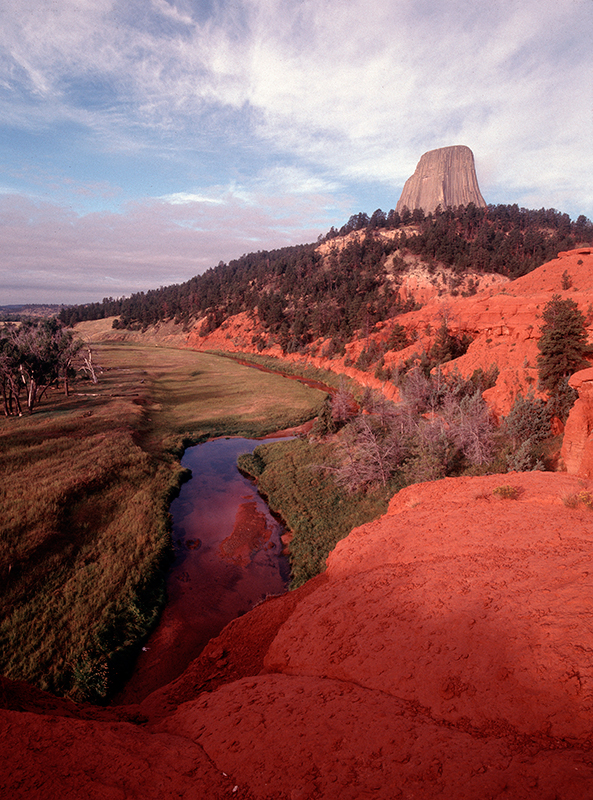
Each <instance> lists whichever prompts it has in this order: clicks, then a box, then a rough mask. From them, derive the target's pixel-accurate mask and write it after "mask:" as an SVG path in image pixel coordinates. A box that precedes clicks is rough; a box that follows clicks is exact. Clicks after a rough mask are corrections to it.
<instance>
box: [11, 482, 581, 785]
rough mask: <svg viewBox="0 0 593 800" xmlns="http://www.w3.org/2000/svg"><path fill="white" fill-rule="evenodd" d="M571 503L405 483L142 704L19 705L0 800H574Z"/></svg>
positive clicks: (544, 495) (576, 661)
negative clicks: (379, 513) (318, 571)
mask: <svg viewBox="0 0 593 800" xmlns="http://www.w3.org/2000/svg"><path fill="white" fill-rule="evenodd" d="M501 484H508V485H510V486H512V487H513V488H514V490H515V495H516V497H515V499H501V498H500V497H499V496H498V495H497V493H496V491H495V490H496V489H497V488H498V487H500V486H501ZM582 489H585V490H588V491H591V489H593V485H592V484H591V483H590V482H588V481H584V480H583V479H580V478H577V477H575V476H569V475H565V474H563V475H561V474H552V473H525V474H516V473H513V474H509V475H504V476H503V475H493V476H488V477H480V478H458V479H445V480H443V481H438V482H435V483H430V484H418V485H415V486H410V487H408V488H407V489H404V490H403V491H401V492H400V493H399V494H398V495H396V496H395V497H394V498H393V500H392V501H391V503H390V506H389V510H388V512H387V513H386V514H385V516H384V517H382V518H381V519H379V520H377V521H375V522H373V523H369V524H367V525H365V526H363V527H361V528H358V529H356V530H354V531H353V532H352V533H351V534H350V536H349V537H347V538H346V539H345V540H343V541H342V542H341V543H340V544H339V545H338V546H337V548H336V549H335V551H334V552H333V553H332V554H331V555H330V558H329V560H328V569H327V571H326V573H324V574H323V575H321V576H319V577H318V578H316V579H314V580H313V581H311V582H310V583H309V584H306V585H305V586H303V587H302V588H301V589H299V590H297V591H295V592H291V593H289V594H288V595H284V596H282V597H278V598H274V599H272V600H270V601H268V602H266V603H264V604H262V605H261V606H259V607H257V608H256V609H254V610H253V611H252V612H249V613H248V614H246V615H244V616H243V617H241V618H239V619H237V620H235V621H234V622H233V623H231V625H229V626H228V627H227V628H226V629H225V630H224V631H223V633H222V634H221V635H220V636H219V637H218V638H217V639H215V640H213V641H212V642H210V644H209V645H208V646H207V647H206V649H205V651H204V653H203V654H202V655H201V656H200V658H198V659H197V660H196V661H195V662H193V664H192V665H191V666H190V667H189V669H188V670H187V672H186V673H185V674H184V675H183V676H182V677H181V678H179V679H178V680H177V681H175V683H174V684H172V685H171V686H169V687H164V688H163V689H162V690H160V691H159V692H157V693H155V694H154V695H152V696H150V697H149V698H147V700H146V701H145V702H144V703H143V704H142V705H141V706H139V707H127V708H119V709H118V708H114V709H107V710H98V711H97V712H96V714H97V716H96V718H93V715H92V713H91V712H90V711H89V710H88V708H86V709H81V713H80V716H81V717H84V718H80V719H79V718H74V719H73V718H72V716H65V714H66V712H67V713H68V714H70V715H71V714H72V704H66V705H67V707H66V708H65V710H63V709H61V704H62V705H64V704H65V701H56V700H55V699H48V707H47V708H46V709H44V708H43V702H42V698H43V693H35V697H34V698H29V699H30V700H34V701H35V702H32V703H31V705H30V706H29V707H30V711H29V710H27V700H28V698H27V695H26V692H25V693H24V695H23V696H22V697H21V698H20V700H19V699H18V697H19V691H20V690H19V689H18V687H17V688H16V689H14V694H15V695H16V696H17V701H16V702H15V701H14V698H13V702H12V703H10V702H8V701H7V697H8V698H9V697H10V692H9V694H8V695H5V697H4V703H3V705H9V706H10V707H11V709H12V710H3V711H0V726H1V728H2V732H1V737H0V765H1V766H0V788H1V789H2V790H3V794H4V795H6V796H10V797H14V798H31V797H37V796H38V797H49V798H54V797H55V798H60V800H66V799H67V798H79V797H91V798H105V797H109V798H122V800H123V798H132V797H138V798H140V797H149V798H150V797H182V798H211V797H212V798H219V797H223V796H224V797H230V796H233V797H241V798H252V799H253V800H297V798H302V800H305V799H307V800H317V799H318V798H328V799H333V798H335V799H336V800H338V798H339V800H343V798H347V799H348V798H351V800H358V798H373V799H376V798H379V799H380V800H382V799H384V800H391V798H398V797H399V798H411V797H414V798H417V800H433V799H434V798H441V799H442V800H452V798H455V800H476V798H490V799H491V800H498V798H500V800H502V798H508V799H509V800H510V799H511V798H512V800H543V799H545V798H550V800H551V798H560V799H561V800H583V798H587V797H590V796H591V786H592V785H593V754H592V749H591V748H592V745H593V676H592V674H591V663H590V662H591V658H590V654H591V652H593V633H592V631H591V625H590V619H591V615H592V613H593V597H592V595H591V591H590V582H591V577H590V576H591V560H592V557H593V541H592V539H591V535H590V531H591V512H590V511H589V510H588V509H587V508H585V507H577V508H570V507H568V506H567V505H565V504H564V502H563V498H566V497H568V496H570V495H573V494H575V493H576V492H579V491H581V490H582ZM0 699H2V696H1V695H0ZM0 705H2V703H0ZM18 708H20V709H21V710H17V709H18ZM235 787H237V788H236V789H235Z"/></svg>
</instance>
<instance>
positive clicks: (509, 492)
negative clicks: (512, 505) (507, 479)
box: [492, 483, 520, 500]
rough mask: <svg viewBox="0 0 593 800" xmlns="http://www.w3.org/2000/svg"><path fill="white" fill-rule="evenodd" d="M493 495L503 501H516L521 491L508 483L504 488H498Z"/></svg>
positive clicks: (493, 491)
mask: <svg viewBox="0 0 593 800" xmlns="http://www.w3.org/2000/svg"><path fill="white" fill-rule="evenodd" d="M492 494H493V495H495V496H496V497H500V499H501V500H516V499H517V498H518V497H519V495H520V490H519V489H518V488H517V487H516V486H510V485H509V484H508V483H507V484H504V485H503V486H497V487H496V488H495V489H493V490H492Z"/></svg>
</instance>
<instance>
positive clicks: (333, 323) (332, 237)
mask: <svg viewBox="0 0 593 800" xmlns="http://www.w3.org/2000/svg"><path fill="white" fill-rule="evenodd" d="M353 232H357V233H356V235H352V234H353ZM589 243H593V225H592V224H591V222H590V221H589V220H588V219H587V218H586V217H584V216H581V217H579V218H578V220H577V221H576V222H573V221H571V219H570V218H569V216H568V215H567V214H561V213H560V212H558V211H556V210H554V209H541V210H539V211H530V210H526V209H520V208H519V207H518V206H517V205H512V206H508V205H498V206H488V207H487V208H477V207H476V206H474V205H473V204H470V205H468V206H466V207H462V206H460V207H458V208H454V209H451V208H448V209H446V210H444V211H443V210H440V209H437V211H436V212H435V213H434V214H428V215H424V213H423V212H422V210H421V209H416V210H415V211H413V212H411V211H409V210H408V209H404V210H403V211H402V213H401V214H398V213H397V212H395V211H390V212H389V213H388V214H386V213H385V212H383V211H381V210H380V209H379V210H377V211H375V213H374V214H373V215H372V216H370V217H369V216H368V215H367V214H364V213H360V214H356V215H354V216H352V217H351V218H350V220H349V221H348V223H347V224H346V225H344V226H343V227H342V228H341V229H340V230H336V229H335V228H332V229H331V230H330V231H329V233H328V234H327V235H326V236H325V237H320V240H319V241H318V242H316V243H312V244H304V245H298V246H294V247H285V248H282V249H279V250H273V251H269V252H268V251H258V252H257V253H250V254H248V255H243V256H241V258H238V259H236V260H233V261H231V262H230V263H229V264H224V263H222V262H221V263H220V264H219V265H218V266H217V267H214V268H213V269H210V270H208V271H207V272H205V273H204V274H203V275H198V276H196V277H194V278H192V279H191V280H189V281H187V282H186V283H182V284H177V285H172V286H167V287H162V288H160V289H154V290H150V291H147V292H140V293H137V294H134V295H132V296H131V297H129V298H120V299H113V298H107V299H104V300H103V301H102V302H101V303H93V304H89V305H84V306H70V307H68V308H64V309H63V310H62V312H61V314H60V318H61V320H62V321H63V322H65V323H66V324H74V323H75V322H78V321H81V320H88V319H99V318H104V317H109V316H114V315H115V316H118V317H119V319H118V320H117V321H116V323H115V324H116V325H117V326H118V327H122V328H139V329H141V328H146V327H148V326H149V325H153V324H156V323H157V322H159V321H163V320H168V319H174V320H176V321H177V322H180V323H184V324H188V323H189V322H190V321H195V320H199V319H202V320H203V322H202V332H203V333H207V332H209V331H212V330H215V329H216V328H217V327H219V326H220V325H221V324H222V323H223V322H224V320H225V319H227V318H228V317H229V316H231V315H233V314H237V313H239V312H241V311H246V312H255V310H257V314H258V317H259V320H260V322H261V323H262V324H263V326H264V328H265V330H266V332H268V333H271V334H274V335H275V336H276V337H277V340H278V341H279V343H280V345H281V347H282V349H283V351H284V352H286V353H290V352H297V351H299V350H302V349H303V348H306V347H307V345H308V344H309V343H310V342H312V341H314V340H315V339H317V338H318V337H324V338H330V339H332V340H333V342H334V346H335V349H336V350H340V349H341V348H343V346H344V344H345V343H347V342H348V341H350V340H351V338H352V336H353V334H354V332H355V331H356V330H360V329H366V330H369V329H371V328H372V326H373V325H374V324H375V323H377V322H379V321H381V320H384V319H387V318H390V317H393V316H395V315H397V314H399V313H401V312H404V311H409V310H411V308H412V307H413V306H414V300H413V298H410V297H409V296H408V297H405V298H404V297H402V296H400V293H399V292H398V285H399V282H400V279H401V276H402V275H403V274H404V273H405V272H406V270H407V267H408V263H407V262H408V261H409V258H410V256H415V257H417V258H418V259H420V260H421V261H422V262H423V263H424V264H425V265H426V266H427V268H428V270H429V271H431V270H432V271H434V270H436V269H437V268H438V267H443V266H444V267H448V268H450V269H452V270H453V272H454V273H455V274H456V275H458V276H462V275H467V274H468V273H474V274H476V275H480V274H485V273H499V274H502V275H505V276H507V277H509V278H517V277H520V276H521V275H524V274H526V273H528V272H530V271H531V270H533V269H535V268H536V267H538V266H540V265H541V264H543V263H544V262H546V261H548V260H549V259H551V258H553V257H555V256H556V254H557V253H558V252H559V251H562V250H570V249H572V248H574V247H576V246H577V245H581V244H589ZM471 285H472V284H471V283H470V286H471ZM470 291H471V289H470ZM262 346H263V345H262Z"/></svg>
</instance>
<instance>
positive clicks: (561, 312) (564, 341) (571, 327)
mask: <svg viewBox="0 0 593 800" xmlns="http://www.w3.org/2000/svg"><path fill="white" fill-rule="evenodd" d="M542 318H543V325H542V327H541V337H540V340H539V342H538V343H537V346H538V348H539V350H540V354H539V355H538V357H537V365H538V370H539V382H540V386H541V387H542V388H543V389H546V390H547V391H548V392H549V394H550V395H551V396H555V395H557V394H558V393H559V391H560V390H561V388H562V386H563V385H564V384H566V381H567V379H568V377H569V376H570V375H572V374H573V373H574V372H576V371H577V370H579V369H581V368H582V367H583V366H586V362H584V355H585V353H586V351H587V346H586V342H587V331H586V329H585V319H584V317H583V315H582V313H581V312H580V311H579V308H578V306H577V304H576V303H575V302H574V300H570V299H566V300H562V298H561V297H560V295H558V294H555V295H554V296H553V297H552V299H551V300H550V302H549V303H547V304H546V306H545V308H544V311H543V314H542Z"/></svg>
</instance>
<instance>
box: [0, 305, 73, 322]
mask: <svg viewBox="0 0 593 800" xmlns="http://www.w3.org/2000/svg"><path fill="white" fill-rule="evenodd" d="M62 308H63V306H62V305H52V304H48V303H31V304H28V305H26V304H25V305H11V306H0V320H3V321H4V322H10V321H18V320H21V319H25V318H31V317H35V318H39V317H41V318H48V317H55V316H56V315H57V314H59V313H60V311H61V310H62Z"/></svg>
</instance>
